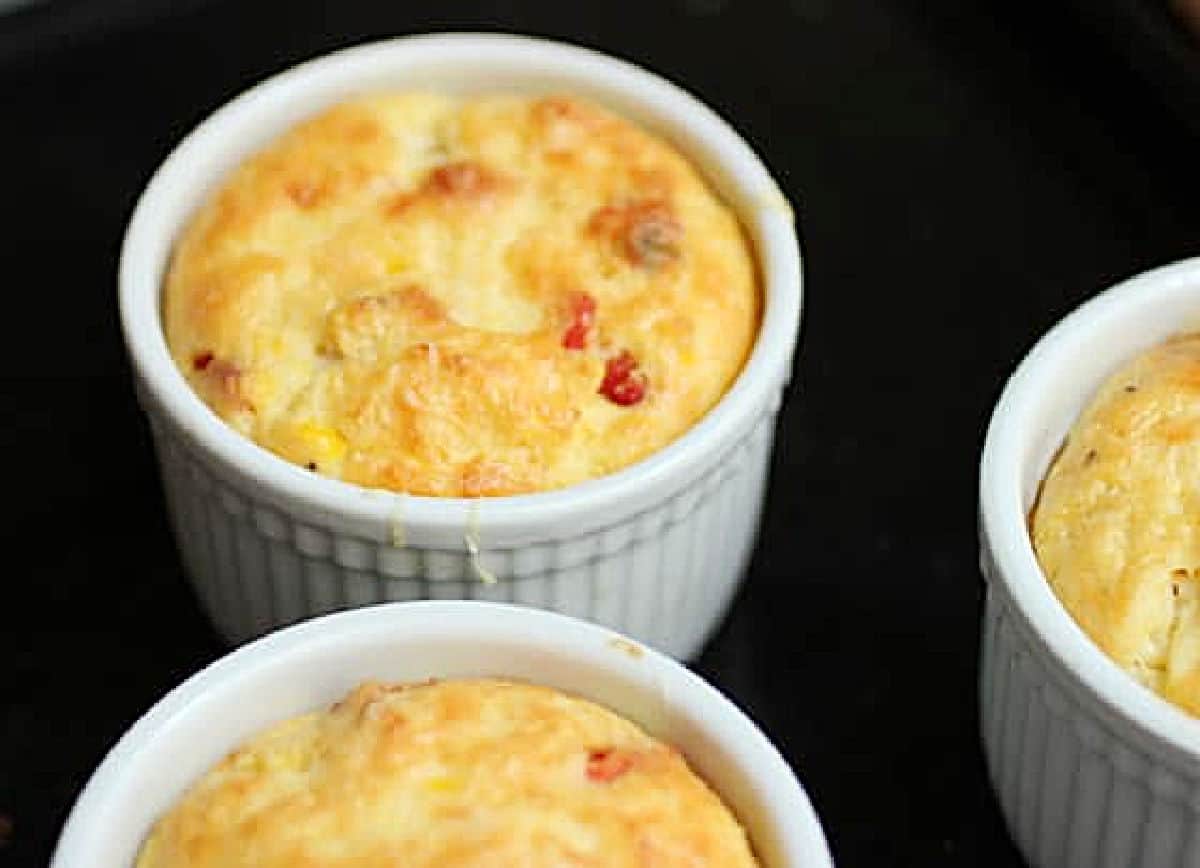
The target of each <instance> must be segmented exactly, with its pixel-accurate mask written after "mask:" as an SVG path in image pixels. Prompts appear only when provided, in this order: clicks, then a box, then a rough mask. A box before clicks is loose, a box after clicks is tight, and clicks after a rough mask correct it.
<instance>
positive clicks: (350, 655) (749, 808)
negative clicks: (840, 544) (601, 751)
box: [51, 601, 833, 868]
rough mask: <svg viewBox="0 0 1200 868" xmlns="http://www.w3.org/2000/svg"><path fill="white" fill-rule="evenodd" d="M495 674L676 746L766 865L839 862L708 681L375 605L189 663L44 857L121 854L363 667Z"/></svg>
mask: <svg viewBox="0 0 1200 868" xmlns="http://www.w3.org/2000/svg"><path fill="white" fill-rule="evenodd" d="M470 676H492V677H503V678H512V679H517V680H522V681H528V682H532V683H537V684H543V685H546V686H549V687H554V688H557V689H559V690H564V691H568V692H570V693H572V694H575V695H578V696H582V697H585V698H587V699H590V700H593V701H595V702H598V703H600V704H602V705H604V706H607V707H608V708H611V709H612V710H614V711H616V712H617V713H619V714H621V715H623V716H625V717H627V718H629V719H630V720H633V721H635V722H637V723H639V724H641V725H642V726H643V727H645V728H646V729H647V731H649V732H650V733H651V734H653V735H655V736H657V737H658V738H660V739H663V740H664V741H666V742H668V743H670V744H673V745H674V746H675V747H677V748H679V750H681V751H682V752H683V754H684V756H686V757H687V760H688V762H689V763H690V764H691V766H692V768H694V769H695V770H696V771H697V772H698V773H699V774H700V775H701V776H702V777H703V778H704V779H705V780H706V781H707V782H708V783H709V784H710V785H711V786H712V787H713V789H715V790H716V791H717V793H718V794H719V795H720V796H721V797H722V798H723V799H724V801H725V803H726V804H727V805H728V806H729V807H730V808H731V809H732V810H733V812H734V814H735V815H736V816H737V817H738V819H739V820H741V822H742V824H743V825H744V826H745V827H746V830H747V832H748V834H749V835H750V839H751V842H752V843H753V845H754V849H755V852H756V853H757V855H758V856H759V858H760V860H761V861H762V863H763V865H764V866H765V868H828V866H832V865H833V860H832V859H831V857H830V855H829V850H828V847H827V846H826V843H825V838H824V835H823V833H822V831H821V827H820V824H819V823H818V821H817V817H816V814H815V813H814V812H813V808H812V805H811V804H810V803H809V800H808V797H807V796H806V795H805V793H804V790H803V788H802V787H801V786H800V783H799V782H798V781H797V780H796V777H795V775H794V774H793V773H792V771H791V769H790V768H789V767H788V764H787V763H786V762H785V761H784V759H783V757H781V756H780V755H779V752H778V751H777V750H776V749H775V748H774V747H773V746H772V745H771V743H770V742H769V741H768V740H767V739H766V737H765V736H764V735H763V734H762V733H761V732H760V731H759V730H758V729H757V728H756V727H755V725H754V724H753V723H752V722H751V721H750V719H749V718H747V717H746V716H745V715H744V714H743V713H742V712H741V711H739V710H738V709H737V707H736V706H734V705H733V703H731V702H730V701H729V700H728V699H726V698H725V697H724V696H722V695H721V694H720V693H719V692H718V691H717V690H715V689H714V688H712V687H711V686H709V685H708V684H707V683H705V682H704V681H703V680H701V679H700V678H699V677H697V676H696V675H693V674H692V673H691V672H689V671H688V670H687V669H685V668H683V667H682V666H680V665H679V664H678V663H675V662H674V661H672V660H670V659H669V658H667V657H666V656H665V655H662V654H659V653H656V652H654V651H652V650H650V649H646V648H640V647H638V646H637V645H635V644H633V643H632V642H630V641H629V640H627V639H625V638H623V637H621V636H620V635H619V634H616V633H612V632H610V631H608V630H606V629H604V628H602V627H597V626H595V625H592V624H587V623H585V622H583V621H578V620H575V619H573V618H566V617H563V616H561V615H557V614H552V613H549V612H544V611H539V610H536V609H530V608H523V607H517V606H505V605H497V604H490V603H473V602H461V601H454V602H420V603H399V604H386V605H380V606H370V607H367V608H363V609H358V610H356V611H353V612H342V613H338V614H335V615H327V616H325V617H323V618H318V619H315V620H312V621H309V622H307V623H304V624H299V625H297V626H294V627H290V628H288V629H285V630H281V631H279V632H277V633H274V634H272V635H270V636H267V637H264V638H262V639H259V640H258V641H256V642H253V643H251V644H249V645H247V646H245V647H243V648H241V649H239V650H237V651H234V652H233V653H231V654H229V655H228V656H226V657H224V658H222V659H221V660H218V661H217V662H216V663H213V664H212V665H211V666H209V667H208V668H206V669H204V670H203V671H201V672H200V673H198V674H196V675H194V676H192V677H191V678H189V679H188V680H187V681H186V682H184V683H183V684H182V685H181V686H179V687H177V688H176V689H175V690H173V691H171V693H169V694H168V695H167V696H166V697H164V698H163V699H162V700H161V701H159V702H158V704H157V705H155V706H154V707H153V708H152V709H151V710H150V711H149V712H148V713H147V714H146V715H145V716H144V717H143V718H142V719H141V720H139V721H138V722H137V723H136V724H134V725H133V727H132V728H131V729H130V730H129V731H128V732H127V733H126V734H125V736H124V737H123V738H122V739H121V740H120V741H119V742H118V743H117V745H116V746H115V747H114V748H113V749H112V751H110V752H109V754H108V756H107V757H106V758H105V760H104V762H103V763H102V764H101V765H100V767H99V768H98V769H97V770H96V772H95V774H93V775H92V778H91V780H90V781H89V782H88V784H87V786H86V787H85V788H84V790H83V792H82V793H81V794H80V796H79V799H78V800H77V801H76V803H75V807H74V808H73V809H72V811H71V814H70V816H69V817H68V819H67V823H66V826H65V827H64V828H63V832H62V836H61V838H60V839H59V842H58V847H57V849H56V851H55V854H54V858H53V861H52V863H51V865H52V868H129V866H131V865H132V864H133V860H134V856H135V855H136V853H137V850H138V848H139V846H140V845H141V842H142V840H143V839H144V838H145V836H146V834H147V832H148V831H149V829H150V826H151V824H152V823H153V822H154V820H155V819H156V818H157V817H159V816H160V815H161V814H162V813H164V812H165V811H166V810H167V809H168V808H169V807H170V806H171V805H172V804H173V803H174V802H175V800H176V799H177V798H178V797H179V796H180V795H181V794H182V793H183V791H184V790H185V789H186V788H187V787H188V785H189V784H190V783H191V782H193V781H194V780H195V779H196V778H197V777H199V776H200V775H201V774H203V772H204V771H205V770H207V769H208V768H210V767H211V766H212V765H213V764H215V763H216V762H217V761H218V760H219V759H220V758H221V757H223V756H224V755H225V754H227V753H228V752H229V751H230V750H232V749H233V748H235V747H236V746H237V745H238V744H239V743H241V742H242V741H244V740H245V739H246V738H247V737H249V736H250V735H251V734H253V733H255V732H258V731H260V730H262V729H263V728H265V727H266V726H268V725H270V724H271V723H274V722H277V721H279V720H283V719H286V718H288V717H291V716H294V715H296V714H301V713H303V712H306V711H311V710H313V709H316V708H320V707H322V706H326V705H328V704H329V703H331V702H334V701H336V700H337V699H339V698H340V697H341V696H343V695H344V694H345V693H346V692H347V691H348V690H350V689H351V688H352V687H354V686H355V685H356V684H358V683H360V682H362V681H364V680H367V679H382V680H387V681H414V680H422V679H426V678H463V677H470Z"/></svg>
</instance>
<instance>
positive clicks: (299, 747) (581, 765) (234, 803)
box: [137, 680, 756, 868]
mask: <svg viewBox="0 0 1200 868" xmlns="http://www.w3.org/2000/svg"><path fill="white" fill-rule="evenodd" d="M755 864H756V862H755V859H754V856H753V854H752V852H751V849H750V845H749V843H748V841H747V838H746V835H745V833H744V831H743V830H742V828H741V826H740V825H739V824H738V822H737V820H736V819H734V817H733V815H732V814H731V813H730V812H729V810H728V809H727V808H726V807H725V806H724V804H723V803H722V802H721V800H720V799H719V798H718V797H717V796H716V795H715V794H714V793H713V792H712V791H711V790H710V789H709V788H708V787H707V786H706V785H705V784H704V783H703V782H702V781H701V780H700V778H698V777H697V776H696V775H695V774H694V773H693V772H692V771H691V770H690V769H689V767H688V766H687V764H686V762H685V761H684V760H683V758H682V757H681V756H680V754H679V753H678V752H677V751H675V750H674V749H672V748H671V747H669V746H667V745H665V744H663V743H661V742H659V741H657V740H655V739H653V738H651V737H650V736H648V735H647V734H646V733H644V732H643V731H642V730H641V729H639V728H638V727H637V726H636V725H634V724H633V723H630V722H629V721H627V720H625V719H624V718H621V717H619V716H618V715H616V714H614V713H612V712H610V711H608V710H607V709H604V708H601V707H600V706H598V705H595V704H593V703H590V702H587V701H584V700H581V699H577V698H574V697H571V696H567V695H566V694H563V693H560V692H558V691H555V690H551V689H548V688H544V687H536V686H532V685H527V684H519V683H513V682H505V681H496V680H462V681H446V682H440V683H439V682H434V683H427V684H417V685H385V684H380V683H374V682H371V683H366V684H363V685H361V686H359V687H358V688H357V689H355V690H354V691H353V692H351V693H350V695H349V696H347V697H346V698H345V699H344V700H342V701H341V702H340V703H338V704H337V705H335V706H333V708H332V709H329V710H325V711H319V712H315V713H312V714H307V715H304V716H301V717H297V718H293V719H291V720H288V721H285V722H283V723H280V724H277V725H275V726H273V727H271V728H269V729H268V730H266V731H265V732H263V733H261V734H259V735H258V736H256V737H254V738H252V739H251V740H249V741H248V742H247V743H246V744H244V745H243V746H241V747H239V748H238V749H237V750H236V751H234V752H233V753H232V754H230V755H229V756H228V757H226V758H225V759H224V760H223V761H222V762H221V763H220V764H219V765H217V766H216V767H215V768H213V769H212V770H211V771H209V772H208V773H207V774H205V775H204V776H203V777H202V778H201V779H200V780H199V781H198V782H197V783H196V784H195V785H194V786H192V788H191V789H190V790H189V791H188V792H187V793H186V794H185V795H184V796H183V797H182V799H181V800H180V801H179V802H178V804H176V805H175V806H174V807H173V808H172V809H171V810H170V811H169V812H168V813H167V814H166V815H165V816H164V817H163V818H162V819H160V820H159V821H158V823H157V824H156V825H155V827H154V828H153V830H152V831H151V834H150V836H149V837H148V839H147V841H146V842H145V844H144V845H143V848H142V852H141V854H140V856H139V859H138V862H137V868H229V866H232V865H237V866H243V868H384V866H386V868H395V866H401V865H402V866H405V868H435V866H436V868H468V866H471V868H483V866H522V868H543V866H545V868H550V866H556V868H558V866H565V865H575V866H580V868H583V866H612V868H620V866H639V868H705V866H710V868H749V866H753V865H755Z"/></svg>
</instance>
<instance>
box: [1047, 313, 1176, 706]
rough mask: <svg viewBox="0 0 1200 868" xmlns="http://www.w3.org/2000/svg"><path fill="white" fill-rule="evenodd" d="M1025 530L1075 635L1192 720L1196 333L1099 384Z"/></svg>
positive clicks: (1153, 351)
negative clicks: (1075, 626)
mask: <svg viewBox="0 0 1200 868" xmlns="http://www.w3.org/2000/svg"><path fill="white" fill-rule="evenodd" d="M1031 526H1032V534H1033V542H1034V548H1035V549H1036V552H1037V557H1038V560H1039V561H1040V563H1041V566H1042V570H1043V572H1044V573H1045V575H1046V578H1047V579H1048V581H1049V583H1050V585H1051V587H1052V588H1053V589H1054V592H1055V593H1056V594H1057V595H1058V597H1059V599H1060V600H1062V602H1063V605H1064V606H1065V607H1066V608H1067V610H1068V611H1069V612H1070V613H1071V615H1072V616H1073V617H1074V618H1075V620H1076V621H1077V622H1078V624H1079V625H1080V626H1081V627H1082V628H1083V630H1084V631H1085V632H1086V633H1087V634H1088V635H1089V636H1090V637H1091V638H1092V640H1093V641H1095V642H1096V644H1097V645H1099V646H1100V648H1101V649H1103V650H1104V652H1105V653H1107V654H1108V655H1109V656H1110V657H1111V658H1112V659H1113V660H1115V661H1116V662H1117V663H1118V664H1119V665H1120V666H1121V667H1123V668H1124V669H1125V670H1127V671H1128V672H1129V673H1130V674H1132V675H1133V676H1134V677H1135V678H1136V679H1137V680H1138V681H1140V682H1141V683H1142V684H1144V685H1146V686H1147V687H1150V688H1151V689H1153V690H1155V691H1157V692H1158V693H1160V694H1161V695H1162V696H1163V697H1165V698H1166V699H1167V700H1169V701H1171V702H1173V703H1175V704H1176V705H1178V706H1180V707H1181V708H1183V709H1184V710H1186V711H1188V712H1190V713H1192V714H1196V715H1200V605H1198V603H1200V595H1198V594H1197V583H1198V582H1200V335H1197V334H1189V335H1184V336H1180V337H1177V338H1174V339H1171V340H1169V341H1167V342H1165V343H1163V344H1161V345H1159V346H1157V347H1154V348H1153V349H1151V350H1149V351H1148V352H1146V353H1144V354H1142V355H1141V356H1139V357H1138V358H1136V359H1135V360H1134V361H1132V362H1131V363H1129V364H1128V365H1126V366H1124V367H1123V368H1121V369H1120V370H1119V371H1117V373H1116V374H1114V375H1113V376H1112V377H1111V378H1110V379H1108V380H1107V381H1106V382H1105V384H1104V385H1103V386H1102V387H1101V388H1100V390H1099V392H1098V393H1097V395H1096V396H1095V397H1094V399H1093V400H1092V402H1091V404H1090V405H1089V406H1088V407H1087V408H1086V409H1085V410H1084V412H1083V414H1082V415H1081V416H1080V418H1079V419H1078V421H1077V422H1076V423H1075V425H1074V427H1073V428H1072V429H1071V431H1070V433H1069V434H1068V436H1067V439H1066V442H1065V443H1064V445H1063V447H1062V450H1061V452H1060V453H1059V455H1058V457H1057V458H1056V459H1055V461H1054V462H1053V464H1052V466H1051V468H1050V471H1049V473H1048V474H1047V476H1046V478H1045V481H1044V482H1043V484H1042V490H1041V493H1040V495H1039V498H1038V502H1037V504H1036V505H1035V507H1034V510H1033V513H1032V516H1031Z"/></svg>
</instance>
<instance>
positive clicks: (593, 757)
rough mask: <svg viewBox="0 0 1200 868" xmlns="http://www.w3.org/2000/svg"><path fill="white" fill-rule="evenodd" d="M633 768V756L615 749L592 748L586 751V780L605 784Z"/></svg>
mask: <svg viewBox="0 0 1200 868" xmlns="http://www.w3.org/2000/svg"><path fill="white" fill-rule="evenodd" d="M631 768H633V756H632V755H631V754H630V753H629V752H628V751H621V750H615V749H609V750H594V751H591V752H589V753H588V759H587V776H588V780H592V781H596V782H597V783H603V784H607V783H609V782H610V781H614V780H616V779H617V778H619V777H620V776H621V775H623V774H625V772H627V771H629V770H630V769H631Z"/></svg>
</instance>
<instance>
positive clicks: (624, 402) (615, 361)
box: [599, 350, 646, 407]
mask: <svg viewBox="0 0 1200 868" xmlns="http://www.w3.org/2000/svg"><path fill="white" fill-rule="evenodd" d="M637 366H638V363H637V359H635V358H634V357H633V354H632V353H631V352H629V350H621V352H620V353H618V354H617V355H616V356H613V357H612V358H611V359H609V360H608V361H607V362H606V363H605V365H604V380H603V381H602V382H601V383H600V390H599V391H600V394H601V395H603V396H604V397H606V398H608V400H610V401H612V402H613V403H614V404H616V405H617V406H619V407H629V406H631V405H633V404H636V403H638V402H639V401H641V400H642V398H644V397H645V396H646V375H645V374H643V373H642V372H640V371H639V370H638V369H637Z"/></svg>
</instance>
